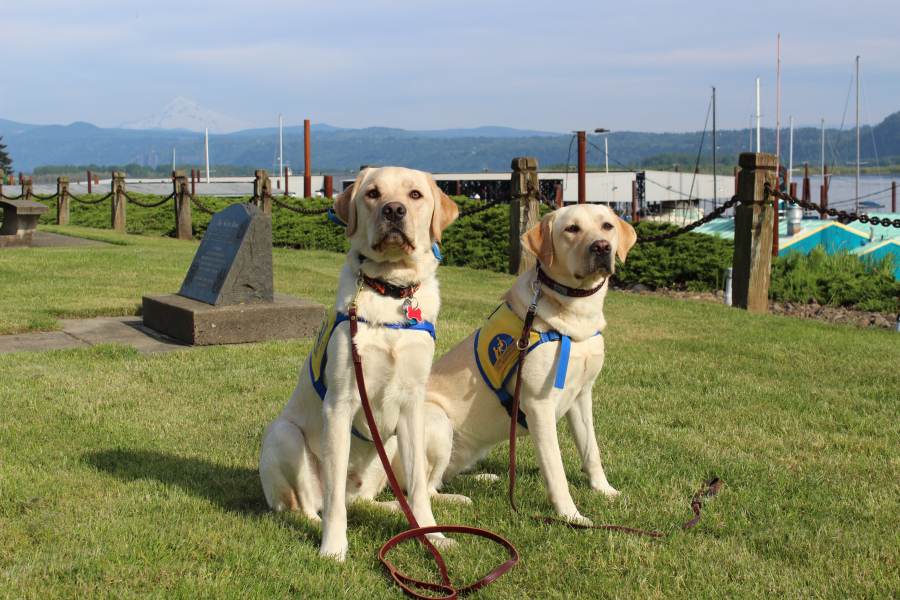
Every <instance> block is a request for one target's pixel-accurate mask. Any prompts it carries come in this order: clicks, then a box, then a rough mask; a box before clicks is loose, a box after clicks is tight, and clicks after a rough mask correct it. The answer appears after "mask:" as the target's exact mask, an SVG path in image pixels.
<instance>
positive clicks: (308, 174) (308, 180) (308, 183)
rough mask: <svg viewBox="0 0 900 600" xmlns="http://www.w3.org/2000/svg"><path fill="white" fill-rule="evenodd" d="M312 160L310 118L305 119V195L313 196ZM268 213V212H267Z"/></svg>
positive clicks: (307, 196) (306, 196)
mask: <svg viewBox="0 0 900 600" xmlns="http://www.w3.org/2000/svg"><path fill="white" fill-rule="evenodd" d="M311 165H312V160H311V159H310V156H309V119H306V120H304V121H303V197H304V198H310V197H312V171H311V169H312V166H311ZM266 214H268V213H266Z"/></svg>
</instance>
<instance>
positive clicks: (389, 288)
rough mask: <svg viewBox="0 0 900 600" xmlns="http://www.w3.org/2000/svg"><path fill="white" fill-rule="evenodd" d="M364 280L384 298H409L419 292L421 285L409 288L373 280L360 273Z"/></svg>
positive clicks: (409, 286)
mask: <svg viewBox="0 0 900 600" xmlns="http://www.w3.org/2000/svg"><path fill="white" fill-rule="evenodd" d="M360 276H361V277H362V280H363V281H364V282H365V283H366V285H367V286H369V287H370V288H372V289H373V290H375V291H376V292H378V293H379V294H381V295H382V296H391V297H392V298H409V297H410V296H412V295H413V294H415V293H416V292H417V291H418V290H419V286H420V285H422V284H421V283H417V284H415V285H408V286H403V287H401V286H399V285H393V284H391V283H388V282H387V281H382V280H380V279H373V278H372V277H369V276H368V275H365V274H363V273H360Z"/></svg>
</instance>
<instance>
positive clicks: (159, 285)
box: [0, 227, 900, 599]
mask: <svg viewBox="0 0 900 600" xmlns="http://www.w3.org/2000/svg"><path fill="white" fill-rule="evenodd" d="M46 229H48V230H49V229H50V228H49V227H47V228H46ZM53 230H55V231H63V230H62V229H56V228H53ZM68 231H70V232H71V231H75V229H74V228H73V229H69V230H68ZM79 231H81V232H83V233H84V234H86V235H90V236H92V237H95V238H96V239H103V240H105V241H115V242H116V243H117V244H119V245H116V246H112V247H90V248H68V249H27V250H4V251H2V252H0V285H2V289H3V291H4V294H3V297H4V299H5V300H6V301H5V302H4V303H3V305H2V307H0V327H2V332H3V333H13V332H26V331H35V330H47V329H52V328H53V327H54V319H55V318H58V317H67V318H71V317H81V316H97V315H124V314H139V312H140V303H141V296H142V295H143V294H154V293H167V292H173V291H176V290H177V289H178V287H179V285H180V283H181V279H182V278H183V276H184V273H185V272H186V270H187V267H188V265H189V264H190V261H191V258H192V256H193V253H194V252H195V250H196V247H197V243H195V242H179V241H176V240H169V239H154V238H144V237H138V236H117V235H116V234H114V233H111V232H109V231H94V232H84V230H79ZM342 262H343V257H342V256H339V255H335V254H329V253H326V252H313V251H289V250H278V249H276V250H275V285H276V290H277V291H278V292H281V293H285V294H291V295H295V296H301V297H304V298H308V299H311V300H316V301H319V302H322V303H324V304H326V305H330V303H331V300H332V296H333V294H334V291H335V281H336V274H337V272H338V270H339V268H340V265H341V264H342ZM438 276H439V278H440V279H441V287H442V297H443V310H442V312H441V318H440V320H439V322H438V324H437V332H438V348H437V352H438V354H441V353H443V352H445V351H446V350H447V349H449V348H450V347H451V346H452V345H453V344H455V343H457V342H458V341H459V340H461V339H462V338H463V337H465V336H466V335H468V333H469V332H470V331H471V330H473V329H474V328H475V327H477V326H478V325H479V324H480V322H481V320H482V319H483V318H484V317H485V316H486V315H487V314H488V313H489V311H490V310H492V309H493V308H494V307H495V306H496V303H497V298H498V296H499V294H500V293H501V292H502V291H503V290H504V289H506V288H507V287H508V286H509V284H510V283H511V282H512V281H513V278H512V277H509V276H505V275H499V274H496V273H487V272H479V271H471V270H467V269H461V268H451V267H442V268H441V269H440V271H439V273H438ZM606 316H607V319H608V321H609V327H608V329H607V331H606V343H607V362H606V366H605V367H604V370H603V372H602V373H601V375H600V378H599V379H598V382H597V385H596V388H595V396H594V397H595V426H596V429H597V432H598V436H599V440H600V446H601V454H602V457H603V459H604V465H605V467H606V472H607V475H608V477H609V480H610V482H611V483H612V485H613V486H615V487H616V488H618V489H619V490H620V491H621V492H622V495H621V496H620V497H619V498H618V499H617V500H615V501H613V502H609V501H607V500H605V499H604V498H603V497H598V496H596V495H594V494H592V493H591V492H590V491H589V489H587V484H586V477H585V476H584V475H583V474H582V473H581V472H580V470H579V467H580V464H579V461H578V458H577V452H576V450H575V448H574V446H573V444H572V442H571V437H570V436H569V434H568V432H567V431H565V425H561V432H562V433H561V437H560V440H561V444H562V449H563V454H564V456H563V458H564V462H565V465H566V471H567V475H568V478H569V482H570V485H571V489H572V492H573V496H574V498H575V501H576V503H577V504H578V506H579V508H580V511H581V513H582V514H584V515H585V516H588V517H590V518H592V519H593V520H594V522H595V523H597V524H618V525H626V526H630V527H639V528H643V529H654V530H659V531H670V530H673V529H677V527H678V526H679V525H680V524H681V523H683V522H685V521H687V520H688V519H689V518H690V517H691V512H690V509H689V506H688V500H689V498H690V497H691V495H692V494H693V493H694V491H695V490H696V488H697V487H698V486H699V484H700V483H701V482H702V481H703V480H704V479H706V478H709V477H711V476H713V475H716V476H719V477H721V478H722V479H723V480H724V481H725V485H724V486H723V488H722V491H721V494H720V496H719V497H718V498H716V499H713V500H710V501H709V502H708V503H707V505H706V506H705V510H704V517H703V519H702V520H701V521H700V523H699V524H698V525H697V526H696V527H695V528H693V529H691V530H690V531H689V532H687V533H681V532H676V533H674V534H673V535H672V536H670V537H668V538H665V539H662V540H657V541H649V540H648V539H646V538H640V537H633V536H628V535H626V534H622V533H609V532H603V531H593V532H590V531H572V530H568V529H564V528H562V527H554V526H549V525H543V524H538V523H535V522H533V521H531V520H530V519H528V518H527V517H522V516H517V515H515V514H514V513H512V511H511V510H510V508H509V506H508V502H507V498H506V485H507V482H508V480H507V477H506V473H507V465H506V453H507V452H508V447H507V446H506V445H505V444H503V445H501V446H499V447H498V448H497V449H496V450H495V451H494V452H492V453H491V454H490V455H489V456H488V457H487V459H486V460H485V461H483V462H482V463H481V464H479V465H478V466H477V469H476V472H484V473H497V474H499V475H500V476H501V481H500V482H497V483H486V482H479V481H474V480H473V479H472V478H462V479H458V480H455V481H453V482H452V483H451V484H450V485H449V486H448V487H447V491H449V492H451V493H458V494H465V495H468V496H470V497H471V498H472V499H473V501H474V502H475V504H474V506H472V507H462V506H455V505H448V504H443V503H436V504H435V509H434V510H435V517H436V518H437V520H438V522H439V523H443V524H461V525H472V526H476V527H482V528H485V529H489V530H491V531H494V532H496V533H498V534H500V535H502V536H503V537H505V538H507V539H508V540H510V541H511V542H512V543H513V544H514V545H515V546H516V547H517V548H518V549H519V551H520V552H521V553H522V562H521V564H520V565H519V566H517V567H516V568H514V569H513V570H512V571H511V572H509V573H508V574H507V575H505V576H503V577H502V578H501V579H500V580H499V581H498V582H497V583H496V584H494V585H492V586H490V587H489V588H487V589H485V590H482V591H480V592H477V593H476V594H474V596H473V597H474V598H485V599H488V598H517V599H518V598H538V597H540V598H569V597H585V598H594V597H601V598H671V597H691V598H729V597H778V598H822V597H825V598H849V597H853V598H859V597H865V598H889V597H898V596H900V533H898V530H900V529H898V527H897V516H898V514H900V414H898V412H900V409H898V403H900V372H898V368H897V366H898V365H900V335H898V334H897V333H896V332H891V331H884V330H874V329H857V328H853V327H849V326H840V325H826V324H822V323H816V322H811V321H804V320H799V319H789V318H781V317H774V316H767V315H753V314H749V313H746V312H743V311H740V310H736V309H730V308H727V307H724V306H720V305H717V304H713V303H701V302H692V301H680V300H675V299H668V298H657V297H644V296H637V295H626V294H618V293H611V294H610V295H609V296H608V300H607V310H606ZM310 347H311V342H310V341H296V342H267V343H260V344H249V345H242V346H229V347H213V348H208V349H202V350H195V351H191V352H172V353H168V354H163V355H154V356H142V355H139V354H138V353H137V352H136V351H134V350H133V349H131V348H129V347H122V346H113V345H110V346H98V347H94V348H91V349H86V350H62V351H54V352H45V353H16V354H6V355H2V356H0V360H2V364H3V369H2V372H0V390H2V402H0V597H9V598H72V597H84V598H95V597H115V598H120V597H125V598H130V597H141V598H145V597H150V598H198V597H200V598H274V597H278V598H318V597H322V598H326V597H327V598H331V597H336V598H400V597H402V594H401V592H400V589H399V588H398V587H397V586H396V585H395V584H393V582H392V581H391V580H389V579H388V578H387V577H386V574H385V572H384V570H383V569H382V568H381V567H380V565H379V563H378V560H377V556H376V554H377V551H378V548H380V546H381V545H382V544H383V543H384V542H385V541H386V540H387V539H388V538H389V537H391V536H392V535H394V534H396V533H399V532H401V531H403V530H404V529H405V528H406V525H405V522H404V520H403V518H402V517H401V516H398V515H395V514H388V513H385V512H382V511H381V510H379V509H377V508H375V507H373V506H371V505H368V504H365V503H359V504H355V505H353V506H352V507H351V508H350V511H349V522H350V525H349V531H348V534H349V539H350V553H349V555H348V559H347V561H346V562H345V563H344V564H337V563H335V562H333V561H330V560H321V559H319V558H318V556H317V552H318V545H319V542H320V539H321V538H320V536H321V530H320V528H319V526H318V525H315V524H312V523H310V522H308V521H307V520H306V519H305V518H303V517H301V516H297V515H293V514H281V515H276V514H273V513H271V512H269V511H268V510H267V507H266V504H265V498H264V496H263V493H262V489H261V487H260V483H259V476H258V473H257V471H256V461H257V458H258V452H259V443H260V434H261V432H262V429H263V427H264V426H265V425H266V423H268V422H269V421H270V420H271V419H272V418H274V417H275V416H276V415H277V414H278V412H279V411H280V410H281V408H282V406H283V405H284V403H285V401H286V400H287V398H288V396H289V394H290V392H291V390H292V389H293V387H294V384H295V381H296V377H297V373H298V371H299V369H300V367H301V364H302V362H303V359H304V358H305V356H306V354H307V353H308V352H309V350H310ZM520 447H521V451H520V458H519V473H520V475H519V478H518V486H517V502H518V504H519V506H520V508H521V510H522V511H523V512H524V513H525V514H544V515H550V514H552V512H551V510H550V508H549V505H548V503H547V501H546V499H545V497H544V492H543V487H542V485H541V479H540V474H539V472H538V470H537V465H536V461H535V458H534V453H533V450H532V446H531V444H530V442H528V441H525V442H524V443H522V444H521V446H520ZM384 497H385V498H387V497H388V494H385V495H384ZM460 541H461V542H462V543H461V544H460V546H459V547H457V548H456V549H454V550H451V551H448V552H446V553H445V557H446V558H447V560H448V563H449V565H450V569H451V573H452V575H453V576H454V577H455V582H456V583H457V584H458V585H462V583H463V580H469V581H471V580H473V579H475V578H477V577H480V576H481V575H483V574H484V573H486V572H487V571H488V570H489V569H490V568H492V567H493V565H495V564H498V563H499V562H502V560H503V555H502V552H501V551H500V550H498V549H496V548H494V547H492V546H490V545H488V544H486V543H484V542H481V541H477V540H470V539H465V538H463V537H462V536H461V539H460ZM393 556H394V559H395V562H397V563H401V564H402V565H403V566H404V568H405V570H406V571H407V572H409V574H411V575H413V576H416V575H418V576H429V575H430V576H432V577H435V575H434V569H433V568H432V566H431V564H430V562H429V561H428V560H427V557H426V555H425V554H424V552H423V550H422V549H421V547H418V546H416V545H414V544H411V545H408V546H406V547H404V548H403V549H401V550H399V551H396V553H395V554H394V555H393Z"/></svg>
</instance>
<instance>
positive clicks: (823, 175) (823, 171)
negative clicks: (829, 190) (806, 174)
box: [822, 119, 825, 187]
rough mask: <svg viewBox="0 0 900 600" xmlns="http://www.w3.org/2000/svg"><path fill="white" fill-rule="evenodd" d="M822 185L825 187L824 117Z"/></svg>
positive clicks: (823, 122)
mask: <svg viewBox="0 0 900 600" xmlns="http://www.w3.org/2000/svg"><path fill="white" fill-rule="evenodd" d="M822 187H825V119H822Z"/></svg>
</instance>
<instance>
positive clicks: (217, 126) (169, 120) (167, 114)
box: [119, 96, 254, 133]
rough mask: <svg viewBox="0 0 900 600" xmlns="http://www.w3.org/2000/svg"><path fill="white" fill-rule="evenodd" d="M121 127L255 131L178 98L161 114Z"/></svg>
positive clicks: (251, 126)
mask: <svg viewBox="0 0 900 600" xmlns="http://www.w3.org/2000/svg"><path fill="white" fill-rule="evenodd" d="M119 127H121V128H122V129H187V130H189V131H199V132H203V131H204V130H205V129H206V128H207V127H209V132H210V133H232V132H234V131H241V130H243V129H253V127H254V126H253V125H251V124H250V123H244V122H243V121H238V120H237V119H232V118H231V117H226V116H225V115H220V114H219V113H215V112H213V111H211V110H207V109H205V108H203V107H202V106H200V105H199V104H197V103H196V102H194V101H193V100H188V99H187V98H184V97H182V96H178V97H177V98H175V99H174V100H172V102H170V103H169V105H168V106H166V108H165V110H163V112H161V113H160V114H158V115H156V116H153V117H149V118H147V119H143V120H141V121H134V122H132V123H122V124H121V125H119Z"/></svg>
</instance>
